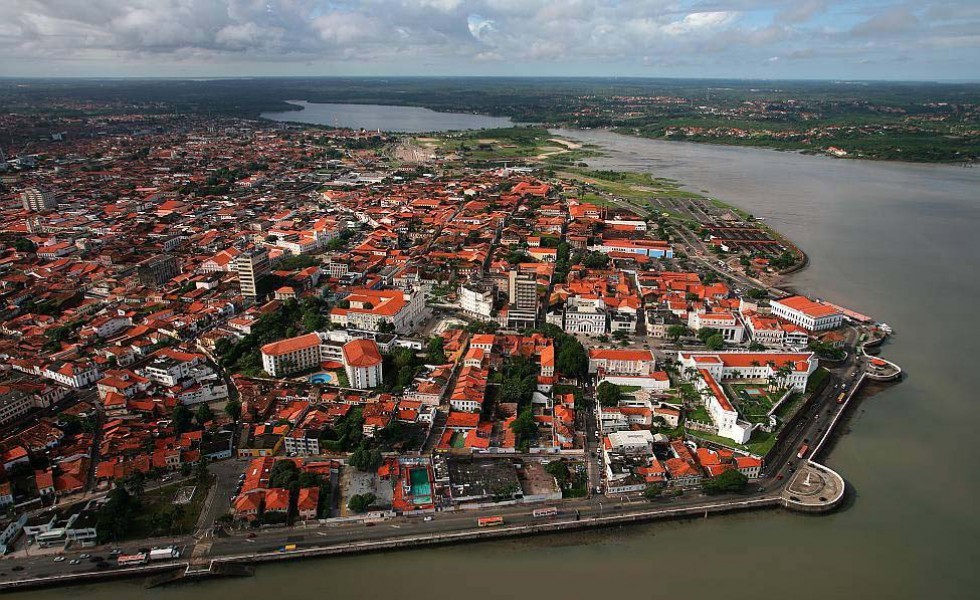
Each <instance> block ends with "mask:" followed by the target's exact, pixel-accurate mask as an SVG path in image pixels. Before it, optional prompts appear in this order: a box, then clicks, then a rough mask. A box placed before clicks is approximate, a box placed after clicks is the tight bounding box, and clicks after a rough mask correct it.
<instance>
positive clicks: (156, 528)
mask: <svg viewBox="0 0 980 600" xmlns="http://www.w3.org/2000/svg"><path fill="white" fill-rule="evenodd" d="M213 478H214V477H213V476H212V477H211V479H210V480H209V481H213ZM185 485H187V486H191V485H194V482H193V481H189V482H188V483H187V484H184V483H175V484H173V485H168V486H164V487H162V488H159V489H156V490H151V491H148V492H146V493H144V494H143V497H142V499H141V502H142V507H141V508H140V514H139V516H138V517H137V518H136V519H135V520H134V521H133V523H132V525H131V527H130V528H129V530H128V531H127V536H126V537H127V538H128V539H140V538H148V537H154V536H158V535H187V534H190V533H193V532H194V528H195V527H197V519H198V517H199V516H200V514H201V509H202V508H203V507H204V500H205V498H207V495H208V487H209V486H208V485H199V486H197V489H196V490H194V498H193V499H191V501H190V503H189V504H184V505H181V506H180V508H179V509H177V510H178V513H177V514H178V517H177V519H176V520H173V521H172V522H171V524H170V525H169V526H167V527H166V528H162V527H161V525H160V523H159V520H161V519H162V518H163V517H162V516H163V515H168V514H172V513H169V511H172V510H173V509H174V508H175V506H176V505H174V503H173V502H174V497H175V496H176V494H177V490H178V489H179V488H181V487H184V486H185Z"/></svg>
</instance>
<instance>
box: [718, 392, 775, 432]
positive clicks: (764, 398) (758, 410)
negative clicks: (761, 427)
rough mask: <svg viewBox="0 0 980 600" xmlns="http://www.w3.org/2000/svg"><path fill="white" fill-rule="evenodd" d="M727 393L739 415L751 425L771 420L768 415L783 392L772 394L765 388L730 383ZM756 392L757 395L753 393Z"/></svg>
mask: <svg viewBox="0 0 980 600" xmlns="http://www.w3.org/2000/svg"><path fill="white" fill-rule="evenodd" d="M725 388H726V389H725V392H726V393H727V394H728V397H729V398H730V399H731V401H732V402H733V403H734V404H735V408H737V409H738V412H739V414H740V415H741V416H742V418H744V419H745V420H746V421H749V422H750V423H762V422H765V421H768V420H769V417H768V414H769V411H770V410H772V407H773V405H775V404H776V402H777V401H779V398H780V396H781V395H782V393H783V392H777V393H776V395H773V394H770V393H769V391H768V390H766V389H764V386H760V385H757V384H742V383H730V384H725ZM752 392H755V393H752Z"/></svg>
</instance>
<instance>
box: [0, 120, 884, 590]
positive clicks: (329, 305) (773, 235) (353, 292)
mask: <svg viewBox="0 0 980 600" xmlns="http://www.w3.org/2000/svg"><path fill="white" fill-rule="evenodd" d="M66 108H73V109H76V110H78V111H79V112H80V111H81V110H82V109H91V108H93V107H78V106H75V107H66ZM113 108H114V110H113V111H111V112H108V113H106V114H105V115H104V116H93V115H95V114H96V113H95V112H90V115H89V116H85V117H76V116H71V115H72V114H75V112H74V111H67V110H66V116H53V115H52V116H48V117H46V118H45V120H44V121H43V122H39V120H38V118H37V117H36V116H29V115H26V114H18V113H11V114H5V115H2V116H0V128H2V129H4V130H10V131H17V132H19V135H20V136H21V139H23V140H25V141H24V146H23V150H22V151H20V152H19V153H17V154H16V155H14V156H4V157H3V159H4V162H3V163H2V164H0V247H2V250H0V299H2V303H0V358H2V359H3V360H2V367H0V455H2V474H0V506H2V507H3V510H4V517H3V519H2V522H0V554H3V555H4V558H3V560H0V585H4V584H5V582H14V581H16V580H27V579H29V578H49V579H50V578H51V577H70V576H73V575H82V574H86V573H95V574H100V573H101V574H106V573H109V572H113V571H120V572H122V571H123V570H127V572H128V570H133V571H135V572H140V570H141V569H143V568H146V569H147V570H150V569H151V567H152V568H155V565H169V566H170V568H171V569H172V568H174V566H175V565H179V566H180V567H181V568H186V572H188V573H191V572H194V570H195V569H211V568H212V566H213V564H212V566H209V564H210V563H211V561H212V559H215V558H221V557H230V556H243V555H247V554H250V553H251V554H255V553H260V552H267V553H273V554H280V555H289V554H291V553H301V552H303V551H304V550H312V549H314V547H315V546H318V545H323V546H329V545H330V544H331V543H335V542H336V543H340V542H341V541H342V542H344V543H349V542H351V540H379V541H380V540H388V539H390V538H392V537H395V536H409V535H413V536H423V537H424V536H434V535H437V534H438V535H450V534H451V533H452V532H466V531H470V532H471V533H472V535H474V536H475V535H478V534H481V532H485V533H486V534H488V535H490V534H491V532H503V531H509V530H511V529H512V528H515V527H516V528H518V530H519V529H520V528H521V527H524V528H536V527H537V528H540V527H544V526H545V525H548V526H554V527H558V526H565V525H566V524H572V523H584V522H587V521H588V520H590V519H596V520H599V519H606V518H610V516H613V517H616V516H617V515H618V516H620V517H622V516H628V515H634V516H635V515H640V514H644V515H645V514H648V513H649V514H653V513H650V512H649V511H658V510H661V511H668V512H665V513H664V514H668V513H669V511H679V510H687V509H688V508H690V510H692V511H695V513H692V514H696V512H697V511H702V512H704V513H705V514H707V512H708V510H715V508H705V507H718V506H724V507H725V510H728V509H730V508H731V507H732V506H737V505H738V504H737V503H743V505H744V503H745V502H749V503H750V504H749V505H745V506H750V505H751V503H752V502H758V503H759V505H763V504H765V505H773V506H774V505H776V503H777V502H778V503H779V504H780V505H781V506H786V507H789V508H794V507H795V508H799V509H800V510H806V511H812V512H819V511H821V510H827V509H830V508H833V507H834V506H836V505H837V504H838V503H839V502H840V499H841V497H842V496H843V480H841V479H840V477H839V476H838V475H837V474H835V473H833V472H832V471H830V470H829V469H826V468H825V467H823V466H821V465H819V464H818V463H816V462H813V461H812V460H811V458H814V455H815V454H816V453H817V452H819V451H820V450H822V449H823V448H824V442H826V441H827V440H828V439H829V436H830V435H831V433H832V430H833V428H834V427H835V426H836V425H837V423H838V420H839V418H840V417H841V415H842V413H843V412H844V410H845V409H846V407H847V404H848V402H849V401H850V400H851V397H852V396H853V395H854V394H855V392H856V391H857V390H858V388H859V387H860V386H861V384H862V382H864V381H865V380H869V381H889V380H892V379H895V378H897V377H898V375H899V373H900V369H898V367H897V366H896V365H894V364H892V363H890V362H888V361H886V360H884V359H881V358H877V357H874V356H872V355H871V354H873V352H874V350H873V348H874V347H875V346H877V345H878V344H880V343H881V342H882V340H884V339H885V338H886V337H887V335H888V334H889V333H890V329H889V328H888V326H887V325H884V324H880V323H876V322H875V321H874V320H873V319H871V318H870V317H867V316H864V315H861V314H859V313H856V312H853V311H851V310H848V309H846V308H844V307H840V306H837V305H835V304H832V303H830V302H827V301H824V300H821V299H819V298H810V297H806V296H803V295H799V294H796V293H793V292H791V291H789V290H783V289H782V288H780V287H779V280H780V277H781V276H782V275H784V274H786V273H787V272H790V271H792V270H794V269H798V268H801V267H802V266H803V265H805V263H806V256H805V255H804V254H803V252H802V251H801V250H800V249H799V248H797V247H795V246H794V245H793V244H792V243H791V242H789V241H788V240H786V239H784V238H782V237H781V236H780V235H779V234H778V233H777V232H775V231H773V230H772V229H770V228H769V227H768V226H766V225H765V224H764V222H762V221H760V220H757V219H755V218H754V217H753V216H752V215H748V214H745V213H744V212H742V211H739V210H737V209H735V208H732V207H729V206H726V205H725V204H723V203H721V202H719V201H717V200H715V199H711V198H707V197H704V196H701V195H698V194H694V193H691V192H688V191H686V190H683V189H681V187H680V185H679V184H677V183H676V182H672V181H668V180H661V179H658V178H654V177H650V176H647V175H642V174H636V173H613V172H608V171H595V170H589V169H588V168H587V167H586V165H585V163H584V162H581V160H582V159H583V158H585V157H586V156H587V153H588V151H589V149H587V148H581V147H579V146H577V145H576V144H574V143H572V142H569V141H567V140H562V139H560V138H555V137H553V136H552V135H551V134H550V133H549V132H548V131H547V130H543V129H540V128H533V127H529V128H514V129H505V130H487V131H482V132H467V133H450V134H439V135H435V134H433V135H431V136H407V135H394V134H386V133H381V132H378V131H366V130H351V129H336V128H327V127H317V126H306V125H296V124H282V123H272V122H269V121H258V120H247V119H238V118H231V117H213V118H212V117H204V116H188V115H170V114H166V113H163V112H161V113H158V114H151V113H148V112H133V113H131V114H130V113H126V112H124V111H121V110H119V107H118V106H115V107H113ZM724 502H728V503H729V504H727V505H724V504H719V503H724ZM678 514H680V513H678ZM617 518H618V517H617ZM597 522H602V521H597ZM389 526H391V527H398V528H399V529H395V530H392V529H391V528H390V527H389ZM311 529H315V530H316V531H318V532H319V536H320V539H318V540H316V542H317V543H316V544H311V543H310V542H309V540H310V539H311V536H312V535H313V534H311V533H309V531H310V530H311ZM297 530H302V531H306V532H307V533H306V540H307V541H306V542H302V543H300V542H295V541H291V539H294V538H295V536H294V535H293V534H292V533H291V532H293V531H297ZM515 531H516V530H515ZM518 532H519V531H518ZM493 534H494V535H496V533H493ZM202 565H203V566H202ZM228 568H230V567H228ZM224 574H229V573H224Z"/></svg>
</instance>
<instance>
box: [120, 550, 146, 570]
mask: <svg viewBox="0 0 980 600" xmlns="http://www.w3.org/2000/svg"><path fill="white" fill-rule="evenodd" d="M146 561H147V556H146V552H140V553H138V554H120V555H119V557H118V558H116V564H118V565H119V566H120V567H131V566H134V565H142V564H144V563H146Z"/></svg>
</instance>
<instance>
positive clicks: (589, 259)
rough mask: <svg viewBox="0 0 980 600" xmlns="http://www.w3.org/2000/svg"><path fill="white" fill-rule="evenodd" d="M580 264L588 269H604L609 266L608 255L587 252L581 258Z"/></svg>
mask: <svg viewBox="0 0 980 600" xmlns="http://www.w3.org/2000/svg"><path fill="white" fill-rule="evenodd" d="M582 264H583V265H585V266H586V268H589V269H605V268H606V267H608V266H609V255H607V254H603V253H602V252H589V253H588V254H586V255H585V257H584V258H583V259H582Z"/></svg>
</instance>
